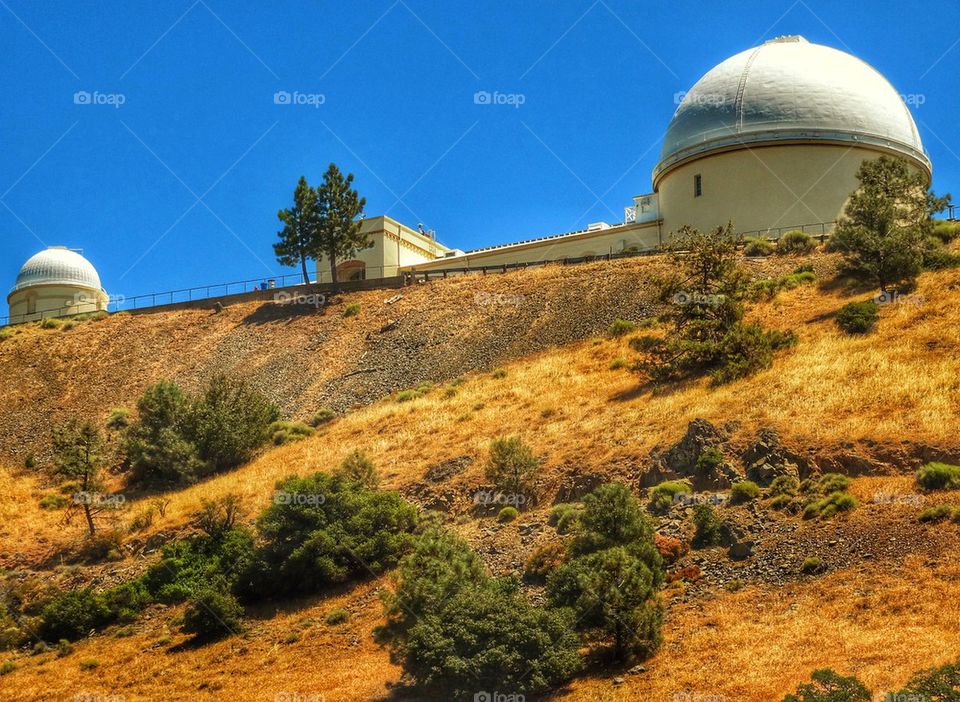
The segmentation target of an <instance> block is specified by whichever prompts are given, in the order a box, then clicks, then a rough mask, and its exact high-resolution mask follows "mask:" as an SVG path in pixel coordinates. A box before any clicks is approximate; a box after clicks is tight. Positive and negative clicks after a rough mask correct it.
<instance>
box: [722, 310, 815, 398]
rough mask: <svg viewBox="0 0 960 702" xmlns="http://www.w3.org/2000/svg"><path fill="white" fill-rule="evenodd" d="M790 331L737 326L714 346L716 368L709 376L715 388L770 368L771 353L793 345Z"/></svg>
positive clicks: (752, 325) (756, 326)
mask: <svg viewBox="0 0 960 702" xmlns="http://www.w3.org/2000/svg"><path fill="white" fill-rule="evenodd" d="M796 341H797V337H796V336H795V335H794V334H793V333H792V332H781V331H776V330H764V329H763V328H762V327H761V326H760V325H758V324H737V325H734V326H733V327H731V328H730V330H729V331H728V332H727V333H726V334H725V335H724V336H723V338H722V339H721V340H720V343H719V344H718V345H717V347H716V351H715V352H716V353H717V355H718V364H717V365H718V367H717V368H716V369H715V370H714V371H713V372H712V373H711V374H710V377H711V380H712V381H713V384H714V385H722V384H723V383H729V382H731V381H733V380H737V379H739V378H745V377H747V376H748V375H752V374H753V373H756V372H758V371H761V370H764V369H766V368H769V367H770V366H771V365H773V354H774V352H776V351H779V350H781V349H785V348H788V347H790V346H793V345H794V344H795V343H796Z"/></svg>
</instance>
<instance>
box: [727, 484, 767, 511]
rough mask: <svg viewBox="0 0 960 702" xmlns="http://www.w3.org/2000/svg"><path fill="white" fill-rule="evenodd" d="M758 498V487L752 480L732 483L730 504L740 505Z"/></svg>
mask: <svg viewBox="0 0 960 702" xmlns="http://www.w3.org/2000/svg"><path fill="white" fill-rule="evenodd" d="M758 497H760V486H759V485H757V484H756V483H755V482H753V481H752V480H743V481H740V482H739V483H734V484H733V485H732V486H731V488H730V502H732V503H733V504H735V505H736V504H740V503H742V502H750V501H751V500H755V499H757V498H758Z"/></svg>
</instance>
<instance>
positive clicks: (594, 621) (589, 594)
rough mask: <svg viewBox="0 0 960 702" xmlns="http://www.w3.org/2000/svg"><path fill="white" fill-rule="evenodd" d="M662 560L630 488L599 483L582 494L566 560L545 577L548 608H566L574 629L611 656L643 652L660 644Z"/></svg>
mask: <svg viewBox="0 0 960 702" xmlns="http://www.w3.org/2000/svg"><path fill="white" fill-rule="evenodd" d="M663 580H664V571H663V559H662V558H661V556H660V553H659V552H658V551H657V548H656V546H655V545H654V539H653V526H652V524H651V522H650V521H649V520H648V519H647V517H646V515H645V514H644V513H643V510H642V508H641V506H640V503H639V502H638V501H637V499H636V498H635V497H634V496H633V495H632V494H631V493H630V490H629V489H628V488H627V487H625V486H623V485H618V484H607V485H601V486H600V487H599V488H597V489H596V490H594V491H593V492H592V493H590V494H589V495H587V496H586V497H585V498H584V511H583V514H582V515H581V516H580V525H579V526H578V528H577V532H576V536H575V538H574V540H573V543H571V544H570V558H569V559H568V560H567V561H566V562H565V563H564V564H563V565H562V566H560V567H559V568H557V569H556V570H554V571H553V573H551V574H550V576H549V578H548V579H547V594H548V597H549V599H550V602H551V604H552V605H553V606H554V607H570V608H572V609H573V611H574V613H575V615H576V622H577V627H578V628H579V629H582V630H584V631H586V632H588V633H589V634H590V636H591V638H592V639H593V640H599V641H604V642H607V643H609V644H611V645H612V649H613V654H614V657H616V658H626V657H630V656H634V655H639V656H647V655H649V654H651V653H652V652H653V651H655V650H656V648H657V647H658V646H659V644H660V640H661V637H660V622H661V609H660V606H659V604H658V603H657V601H656V591H657V590H658V589H659V587H660V586H661V585H662V584H663Z"/></svg>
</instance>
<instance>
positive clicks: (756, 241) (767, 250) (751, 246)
mask: <svg viewBox="0 0 960 702" xmlns="http://www.w3.org/2000/svg"><path fill="white" fill-rule="evenodd" d="M743 242H744V246H743V255H744V256H769V255H770V254H772V253H773V244H771V243H770V242H769V241H768V240H767V239H762V238H759V237H752V236H748V237H746V238H745V239H744V240H743Z"/></svg>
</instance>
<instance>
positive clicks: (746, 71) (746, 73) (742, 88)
mask: <svg viewBox="0 0 960 702" xmlns="http://www.w3.org/2000/svg"><path fill="white" fill-rule="evenodd" d="M764 46H765V44H761V45H760V46H758V47H756V48H755V49H754V50H753V51H752V52H751V53H750V56H749V57H748V58H747V62H746V63H745V64H744V65H743V71H742V72H741V73H740V84H739V85H737V98H736V100H735V101H734V103H733V109H734V114H735V115H736V116H737V122H736V124H737V127H736V130H737V131H736V133H737V134H740V133H741V132H742V131H743V94H744V93H745V92H746V90H747V79H748V78H749V77H750V67H751V66H753V61H754V59H755V58H756V57H757V55H758V54H759V53H760V49H762V48H763V47H764Z"/></svg>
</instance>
